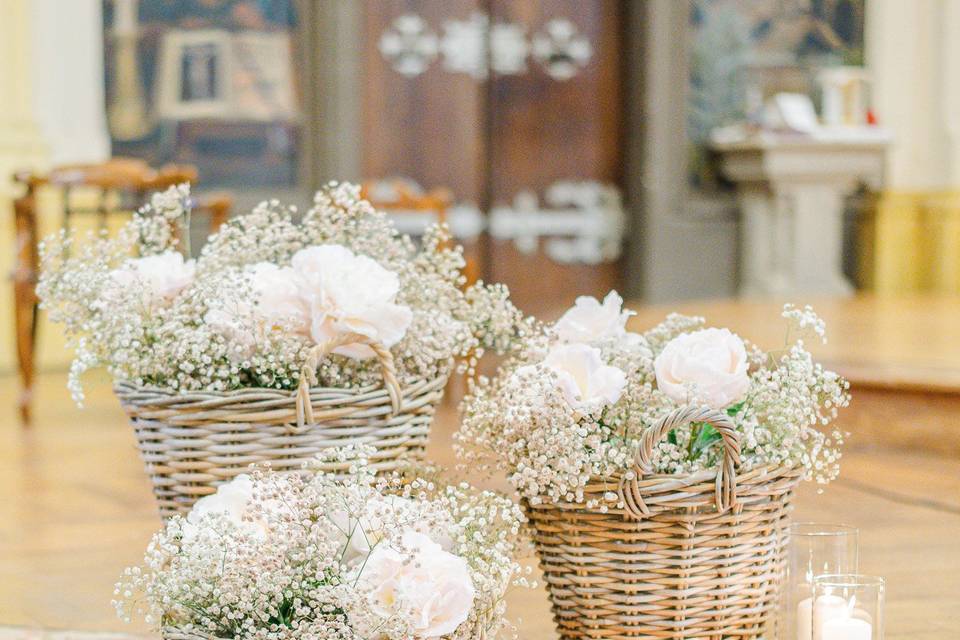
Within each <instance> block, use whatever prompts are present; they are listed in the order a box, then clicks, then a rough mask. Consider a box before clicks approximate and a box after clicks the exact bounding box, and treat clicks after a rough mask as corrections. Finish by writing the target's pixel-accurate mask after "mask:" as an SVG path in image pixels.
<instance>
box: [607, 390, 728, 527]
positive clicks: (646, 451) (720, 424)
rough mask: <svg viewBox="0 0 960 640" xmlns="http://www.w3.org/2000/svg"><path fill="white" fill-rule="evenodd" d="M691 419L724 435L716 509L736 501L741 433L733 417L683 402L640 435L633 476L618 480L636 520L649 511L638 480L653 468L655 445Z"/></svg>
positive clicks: (718, 471) (720, 509) (718, 475)
mask: <svg viewBox="0 0 960 640" xmlns="http://www.w3.org/2000/svg"><path fill="white" fill-rule="evenodd" d="M694 422H705V423H707V424H709V425H711V426H712V427H713V428H714V429H716V430H717V433H719V434H720V437H721V438H722V439H723V462H722V463H721V465H720V468H719V469H717V481H716V504H717V510H718V511H720V512H723V511H726V510H727V509H730V508H731V507H734V506H735V505H736V504H737V475H736V468H737V466H739V465H740V436H739V434H737V431H736V428H735V427H734V425H733V420H731V418H730V416H728V415H727V414H726V413H724V412H723V411H719V410H717V409H711V408H709V407H697V406H686V407H680V408H679V409H675V410H673V411H671V412H670V413H668V414H667V415H665V416H663V417H662V418H660V419H659V420H658V421H657V423H656V424H654V425H653V426H651V427H650V428H648V429H647V430H646V431H644V432H643V435H641V436H640V443H639V447H638V449H637V457H636V460H635V461H634V468H633V473H632V477H630V478H628V479H627V478H625V479H623V480H621V482H620V499H621V501H622V502H623V503H624V505H625V507H626V511H627V513H628V514H629V515H630V516H632V517H633V518H636V519H638V520H639V519H641V518H643V517H644V516H647V515H650V509H649V508H648V507H647V505H646V504H645V503H644V501H643V495H642V491H641V489H640V485H639V480H640V478H642V477H643V476H644V475H648V474H650V473H652V472H653V450H654V447H656V445H657V443H658V442H660V441H661V440H662V439H663V438H664V437H666V435H667V434H668V433H670V432H671V431H672V430H674V429H676V428H678V427H683V426H686V425H688V424H691V423H694Z"/></svg>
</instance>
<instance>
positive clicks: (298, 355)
mask: <svg viewBox="0 0 960 640" xmlns="http://www.w3.org/2000/svg"><path fill="white" fill-rule="evenodd" d="M189 218H190V197H189V191H188V190H187V188H186V186H180V187H175V188H172V189H170V190H168V191H166V192H164V193H160V194H156V195H155V196H153V198H152V200H151V203H150V204H149V205H147V206H146V207H144V208H143V209H141V210H140V211H139V212H138V213H136V214H135V215H134V216H133V218H132V219H131V221H130V222H129V223H128V224H127V225H126V226H125V227H124V228H123V229H122V231H121V232H120V233H119V234H118V235H117V236H115V237H112V238H108V237H105V236H104V237H95V238H90V239H88V241H87V242H84V243H75V242H74V238H72V237H71V236H70V235H68V234H61V235H59V236H54V237H53V238H50V239H48V240H47V241H46V242H45V243H44V244H43V245H42V247H41V255H42V267H43V270H42V276H41V280H40V283H39V286H38V293H39V296H40V298H41V300H42V302H43V305H44V307H45V308H46V309H48V310H49V312H50V316H51V318H52V319H53V320H54V321H60V322H62V323H63V324H64V325H65V326H66V329H67V333H68V336H69V337H70V338H71V339H72V342H73V344H74V346H75V348H76V359H75V360H74V363H73V366H72V368H71V374H70V383H69V385H70V388H71V390H72V392H73V394H74V396H75V397H76V398H77V399H78V400H80V399H82V389H81V387H80V375H81V374H82V373H83V372H84V371H85V370H87V369H90V368H91V367H96V366H105V367H106V368H107V370H108V371H109V372H110V374H112V376H113V378H114V380H115V387H114V388H115V391H116V394H117V395H118V396H119V398H120V400H121V403H122V404H123V406H124V408H125V410H126V411H127V413H128V414H129V415H130V417H131V421H132V423H133V426H134V429H135V431H136V435H137V440H138V444H139V447H140V450H141V453H142V455H143V458H144V461H145V463H146V466H147V471H148V473H149V474H150V475H151V477H152V479H153V483H154V491H155V494H156V497H157V500H158V503H159V507H160V512H161V514H162V515H163V516H167V517H169V516H171V515H173V514H174V513H177V512H184V511H186V510H188V509H189V508H190V506H191V505H192V504H193V502H194V501H195V500H196V499H197V498H199V497H201V496H204V495H208V494H211V493H213V492H214V491H215V490H216V486H217V485H218V484H219V483H221V482H223V481H226V480H229V479H231V478H233V477H235V476H236V475H238V474H241V473H243V472H244V469H245V468H246V467H247V466H248V465H249V464H251V463H259V462H266V461H269V462H271V464H272V465H273V468H274V469H278V470H283V469H299V468H300V466H301V465H302V464H303V462H304V461H306V460H310V459H312V458H313V457H314V456H315V455H316V454H317V453H318V452H320V451H322V450H324V449H326V448H329V447H336V446H343V445H346V444H350V443H356V442H368V443H371V444H373V445H374V446H375V447H376V448H377V452H376V453H375V454H374V455H373V458H374V466H375V468H378V469H381V470H387V469H390V468H392V467H393V466H395V465H396V464H397V460H398V459H399V458H401V457H403V456H408V455H413V456H415V457H416V456H420V455H422V451H423V448H424V446H425V443H426V439H427V435H428V432H429V427H430V423H431V421H432V418H433V413H434V409H435V407H436V405H437V403H438V402H439V400H440V399H441V397H442V394H443V390H444V387H445V384H446V381H447V378H448V376H449V375H450V373H451V371H452V369H453V367H454V366H455V360H456V359H457V358H461V363H465V364H464V366H465V367H466V368H469V367H470V366H472V363H473V362H474V359H475V358H476V357H478V356H479V355H481V354H482V352H483V350H484V349H489V348H494V349H497V350H499V349H500V348H503V347H506V346H507V345H509V344H510V343H511V341H512V339H513V337H514V335H515V334H516V333H517V332H518V331H519V330H518V327H519V322H520V314H519V313H518V312H517V310H516V309H515V308H514V307H513V306H512V305H511V304H510V302H509V300H508V292H507V290H506V289H505V288H503V287H500V286H485V285H483V284H482V283H479V284H477V285H474V286H472V287H470V288H467V289H463V285H464V278H463V276H462V274H461V269H462V267H463V264H464V261H463V257H462V252H461V250H460V249H459V248H458V247H451V246H449V245H450V243H449V238H448V235H447V234H446V232H445V230H444V229H442V228H440V227H432V228H430V229H429V230H428V231H427V232H426V235H425V236H424V238H423V242H422V244H421V246H420V247H419V248H418V247H416V246H415V245H414V243H413V242H412V241H411V240H410V238H408V237H406V236H401V235H400V234H399V233H398V232H397V231H396V230H395V229H394V228H393V226H392V225H391V223H390V221H389V220H388V219H387V218H386V217H385V215H384V214H382V213H380V212H377V211H375V210H374V209H373V208H372V207H371V206H370V204H369V203H367V202H365V201H363V200H360V199H359V197H358V190H357V188H356V187H353V186H351V185H346V184H341V185H338V184H331V185H330V186H328V187H327V188H325V189H323V190H321V191H320V192H319V193H317V195H316V198H315V200H314V206H313V207H312V208H311V209H310V210H309V211H307V212H306V213H305V214H304V215H303V216H302V217H301V216H298V215H297V212H296V210H295V209H293V208H286V207H282V206H281V205H280V204H279V203H277V202H276V201H270V202H265V203H262V204H261V205H259V206H258V207H256V208H255V209H254V210H253V211H252V212H251V213H249V214H247V215H243V216H239V217H237V218H234V219H233V220H231V221H230V222H228V223H226V224H225V225H224V226H223V227H222V228H221V229H220V230H219V231H218V232H217V233H216V234H214V235H213V236H211V237H210V238H209V241H208V242H207V244H206V245H205V246H204V247H203V249H202V251H200V254H199V257H198V258H197V259H196V260H193V259H188V258H185V257H184V253H185V254H186V255H188V256H189V255H190V251H189V247H188V246H187V247H183V246H182V245H183V244H187V243H186V240H187V239H188V238H189ZM181 237H182V238H184V242H183V243H181V242H180V240H179V238H181ZM181 249H185V251H184V253H181ZM464 358H466V360H463V359H464Z"/></svg>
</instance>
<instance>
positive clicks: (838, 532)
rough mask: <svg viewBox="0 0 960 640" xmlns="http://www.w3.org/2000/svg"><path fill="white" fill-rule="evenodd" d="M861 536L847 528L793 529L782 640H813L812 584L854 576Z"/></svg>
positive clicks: (808, 526) (806, 524) (802, 526)
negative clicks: (817, 580)
mask: <svg viewBox="0 0 960 640" xmlns="http://www.w3.org/2000/svg"><path fill="white" fill-rule="evenodd" d="M858 556H859V534H858V531H857V529H856V527H851V526H850V525H846V524H823V523H818V522H797V523H795V524H793V525H791V526H790V540H789V554H788V561H787V574H786V576H785V582H784V585H783V611H782V615H781V617H780V618H781V625H780V633H779V637H780V638H781V640H813V634H812V629H811V626H810V624H811V620H812V603H813V581H814V578H816V577H817V576H820V575H824V574H855V573H856V572H857V566H858V560H859V558H858Z"/></svg>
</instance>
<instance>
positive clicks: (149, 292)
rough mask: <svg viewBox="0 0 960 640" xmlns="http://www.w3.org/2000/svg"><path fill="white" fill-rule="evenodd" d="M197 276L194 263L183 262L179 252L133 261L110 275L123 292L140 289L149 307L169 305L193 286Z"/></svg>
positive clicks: (127, 262) (191, 261)
mask: <svg viewBox="0 0 960 640" xmlns="http://www.w3.org/2000/svg"><path fill="white" fill-rule="evenodd" d="M195 272H196V264H194V262H193V260H187V261H184V259H183V256H182V255H181V254H180V253H178V252H176V251H166V252H164V253H159V254H157V255H154V256H146V257H143V258H130V259H129V260H127V261H126V262H124V263H123V265H122V266H120V267H119V268H118V269H114V270H113V271H112V272H111V273H110V278H111V280H113V282H114V284H115V285H116V286H118V287H122V288H123V289H127V290H129V289H131V288H138V289H140V290H141V291H142V293H143V296H144V299H145V300H146V301H147V303H148V304H153V303H161V304H166V303H169V302H171V301H172V300H173V299H174V298H176V297H177V294H178V293H180V292H181V291H183V290H184V289H186V288H187V287H189V286H190V284H191V283H192V282H193V277H194V274H195Z"/></svg>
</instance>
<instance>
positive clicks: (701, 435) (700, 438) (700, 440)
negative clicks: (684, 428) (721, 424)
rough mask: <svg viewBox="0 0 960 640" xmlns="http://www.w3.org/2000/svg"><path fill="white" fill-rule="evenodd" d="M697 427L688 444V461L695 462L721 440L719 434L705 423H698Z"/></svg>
mask: <svg viewBox="0 0 960 640" xmlns="http://www.w3.org/2000/svg"><path fill="white" fill-rule="evenodd" d="M697 427H698V428H697V430H696V436H695V437H694V439H693V442H691V444H690V450H689V453H690V460H696V459H697V458H699V457H700V456H702V455H703V454H704V453H705V452H706V451H707V449H709V448H710V447H711V446H713V443H715V442H716V441H717V440H720V438H721V436H720V433H719V432H718V431H717V430H716V429H714V428H713V427H712V426H711V425H709V424H707V423H706V422H703V423H700V424H699V425H697Z"/></svg>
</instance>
